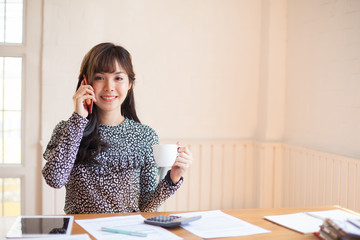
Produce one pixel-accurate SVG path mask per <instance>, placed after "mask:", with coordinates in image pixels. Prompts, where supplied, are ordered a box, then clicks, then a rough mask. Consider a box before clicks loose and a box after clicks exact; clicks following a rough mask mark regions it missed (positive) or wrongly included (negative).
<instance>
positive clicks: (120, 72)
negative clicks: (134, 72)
mask: <svg viewBox="0 0 360 240" xmlns="http://www.w3.org/2000/svg"><path fill="white" fill-rule="evenodd" d="M105 73H106V72H99V74H105ZM113 74H125V73H124V72H122V71H119V72H114V73H113Z"/></svg>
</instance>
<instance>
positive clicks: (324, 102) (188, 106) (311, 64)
mask: <svg viewBox="0 0 360 240" xmlns="http://www.w3.org/2000/svg"><path fill="white" fill-rule="evenodd" d="M359 5H360V1H345V0H340V1H330V0H329V1H313V0H306V1H303V0H291V1H286V0H255V1H245V0H243V1H231V0H224V1H207V0H206V1H205V0H199V1H192V0H182V1H167V0H151V1H145V0H143V1H140V0H139V1H130V0H123V1H110V0H107V1H97V0H91V1H88V0H77V1H70V0H44V29H43V30H44V31H43V64H42V139H43V143H46V142H47V141H48V139H49V138H50V134H51V132H52V130H53V128H54V126H55V124H56V123H57V122H58V121H59V120H61V119H67V118H68V117H69V116H70V114H71V113H72V111H73V106H72V95H73V93H74V90H75V85H76V81H77V80H76V79H77V74H78V71H79V66H80V62H81V60H82V57H83V56H84V54H85V53H86V52H87V51H88V50H89V49H90V48H91V47H92V46H94V45H95V44H97V43H99V42H103V41H112V42H115V43H118V44H121V45H123V46H124V47H126V48H127V49H128V50H129V51H130V52H131V53H132V55H133V59H134V67H135V72H136V74H137V83H136V101H137V108H138V113H139V116H140V119H141V120H142V122H143V123H145V124H148V125H150V126H152V127H153V128H154V129H155V130H156V131H157V132H158V134H159V136H160V140H162V141H168V140H175V139H180V140H183V141H185V142H186V140H260V141H281V142H289V143H292V144H298V145H302V146H306V147H309V148H314V149H319V150H324V151H329V152H334V153H338V154H343V155H347V156H353V157H360V150H359V149H360V97H359V96H360V95H359V94H358V90H360V81H359V74H360V63H359V61H360V60H359V56H360V34H359V32H360V29H359V28H360V21H359V20H360V12H359V10H360V6H359Z"/></svg>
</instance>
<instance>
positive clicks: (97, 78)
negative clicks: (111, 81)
mask: <svg viewBox="0 0 360 240" xmlns="http://www.w3.org/2000/svg"><path fill="white" fill-rule="evenodd" d="M101 79H103V78H102V77H100V76H96V77H95V80H101Z"/></svg>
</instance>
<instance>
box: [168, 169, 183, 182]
mask: <svg viewBox="0 0 360 240" xmlns="http://www.w3.org/2000/svg"><path fill="white" fill-rule="evenodd" d="M170 179H171V181H172V182H173V183H174V184H177V183H178V182H179V181H180V179H181V176H175V174H174V173H173V171H171V170H170Z"/></svg>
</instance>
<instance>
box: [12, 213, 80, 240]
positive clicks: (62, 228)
mask: <svg viewBox="0 0 360 240" xmlns="http://www.w3.org/2000/svg"><path fill="white" fill-rule="evenodd" d="M72 223H73V216H20V217H18V218H17V219H16V221H15V223H14V224H13V226H12V227H11V229H10V231H9V232H8V234H7V237H8V238H11V237H24V236H44V235H56V234H57V235H67V234H71V230H72Z"/></svg>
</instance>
